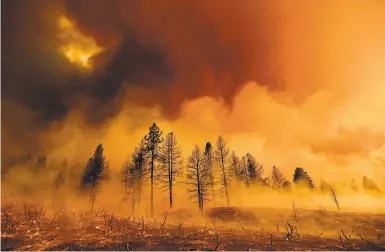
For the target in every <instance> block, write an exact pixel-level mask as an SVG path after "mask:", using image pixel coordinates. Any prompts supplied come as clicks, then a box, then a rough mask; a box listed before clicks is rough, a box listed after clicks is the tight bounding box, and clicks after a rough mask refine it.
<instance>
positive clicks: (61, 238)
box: [1, 205, 385, 251]
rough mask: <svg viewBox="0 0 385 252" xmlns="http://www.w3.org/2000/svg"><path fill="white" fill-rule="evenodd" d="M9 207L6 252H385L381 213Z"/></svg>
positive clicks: (4, 212) (4, 241) (5, 222)
mask: <svg viewBox="0 0 385 252" xmlns="http://www.w3.org/2000/svg"><path fill="white" fill-rule="evenodd" d="M8 208H9V206H3V207H2V220H1V221H2V223H1V224H2V238H1V241H2V243H1V247H2V250H163V251H164V250H384V249H385V237H383V235H384V236H385V216H384V215H379V214H363V213H360V214H358V213H343V212H331V211H326V210H318V211H310V210H301V209H295V208H294V209H291V210H290V209H287V210H283V209H246V208H212V209H207V211H206V212H205V213H204V214H202V217H199V218H197V217H196V216H197V214H196V213H194V214H192V213H191V212H190V211H187V210H175V211H169V212H168V213H167V215H166V214H165V213H164V214H159V215H157V216H156V218H154V219H149V218H146V217H135V218H133V217H131V216H125V217H122V216H115V215H113V214H112V213H107V212H105V211H102V210H99V211H96V212H95V213H93V214H90V213H84V214H77V213H69V212H66V211H64V210H62V211H58V212H56V213H55V214H53V215H52V214H45V212H46V211H45V209H44V208H41V207H39V206H32V205H24V206H19V207H17V206H16V205H15V206H13V207H12V208H10V209H8ZM198 215H199V214H198ZM166 216H167V217H166Z"/></svg>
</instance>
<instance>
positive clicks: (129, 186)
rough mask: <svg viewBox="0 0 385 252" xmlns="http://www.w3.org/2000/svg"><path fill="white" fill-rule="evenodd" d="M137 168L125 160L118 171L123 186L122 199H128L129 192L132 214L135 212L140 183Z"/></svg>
mask: <svg viewBox="0 0 385 252" xmlns="http://www.w3.org/2000/svg"><path fill="white" fill-rule="evenodd" d="M140 179H141V178H140V177H139V170H138V169H137V167H135V166H134V165H133V164H132V163H129V162H128V161H126V162H125V165H124V166H123V168H122V170H121V172H120V181H121V182H122V184H123V186H124V199H123V201H126V200H127V199H128V196H129V194H131V199H132V200H131V206H132V214H133V215H134V214H135V203H136V201H137V198H138V188H139V187H138V183H140Z"/></svg>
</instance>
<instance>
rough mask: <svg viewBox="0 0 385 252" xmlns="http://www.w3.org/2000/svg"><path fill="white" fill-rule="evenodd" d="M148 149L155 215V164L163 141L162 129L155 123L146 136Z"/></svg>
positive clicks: (152, 207)
mask: <svg viewBox="0 0 385 252" xmlns="http://www.w3.org/2000/svg"><path fill="white" fill-rule="evenodd" d="M144 140H145V146H146V150H147V152H148V153H149V159H150V181H151V195H150V200H151V217H153V216H154V170H155V164H156V163H157V162H158V161H159V149H160V144H161V143H162V142H163V138H162V131H161V130H160V129H159V127H158V126H157V125H156V123H153V124H152V126H151V127H150V128H149V132H148V135H146V136H145V137H144Z"/></svg>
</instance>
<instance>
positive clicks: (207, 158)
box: [203, 142, 215, 205]
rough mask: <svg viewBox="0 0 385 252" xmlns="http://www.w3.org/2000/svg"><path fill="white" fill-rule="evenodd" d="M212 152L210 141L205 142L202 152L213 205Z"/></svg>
mask: <svg viewBox="0 0 385 252" xmlns="http://www.w3.org/2000/svg"><path fill="white" fill-rule="evenodd" d="M214 160H215V158H214V152H213V147H212V145H211V143H210V142H207V143H206V146H205V152H204V163H203V164H204V166H205V170H207V172H208V176H209V184H210V185H209V186H210V188H211V197H212V200H213V203H214V205H215V181H214Z"/></svg>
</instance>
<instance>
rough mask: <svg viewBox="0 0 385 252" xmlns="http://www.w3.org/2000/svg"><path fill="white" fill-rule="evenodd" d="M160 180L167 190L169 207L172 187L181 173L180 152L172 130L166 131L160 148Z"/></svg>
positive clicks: (171, 198) (171, 204) (171, 201)
mask: <svg viewBox="0 0 385 252" xmlns="http://www.w3.org/2000/svg"><path fill="white" fill-rule="evenodd" d="M160 163H161V172H160V182H161V183H162V184H163V186H164V187H165V188H166V189H167V190H168V195H169V203H170V208H172V207H173V188H174V184H175V183H176V178H177V177H178V176H179V175H180V173H181V165H182V163H183V161H182V154H181V151H180V148H179V145H178V142H177V139H176V137H175V135H174V133H173V132H171V133H168V134H167V136H166V139H165V141H164V143H163V145H162V147H161V150H160Z"/></svg>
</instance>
